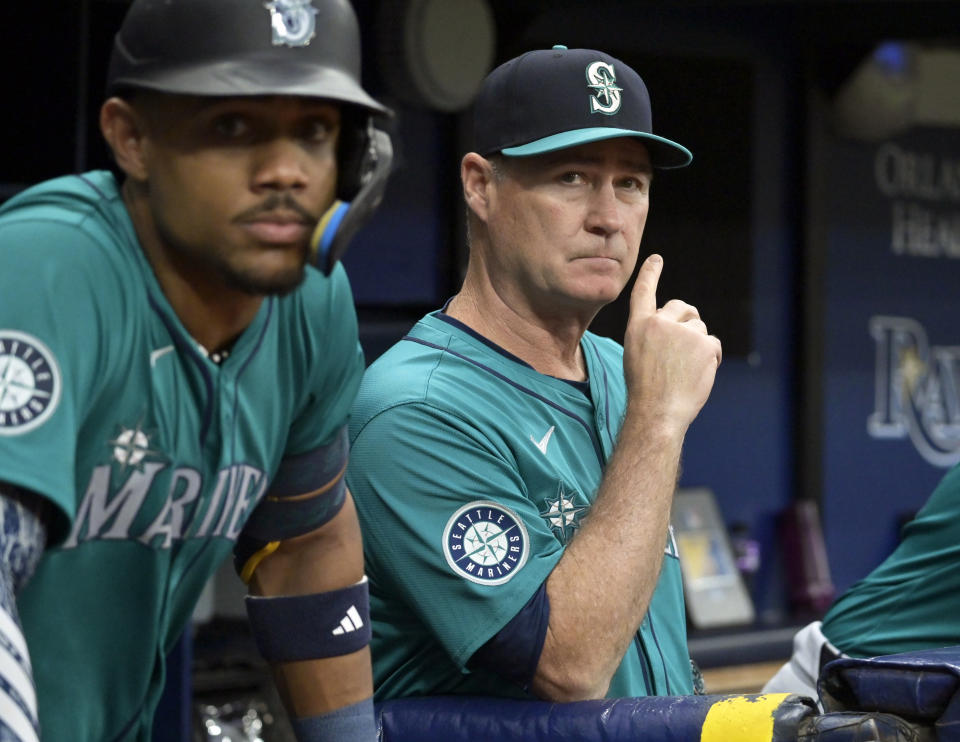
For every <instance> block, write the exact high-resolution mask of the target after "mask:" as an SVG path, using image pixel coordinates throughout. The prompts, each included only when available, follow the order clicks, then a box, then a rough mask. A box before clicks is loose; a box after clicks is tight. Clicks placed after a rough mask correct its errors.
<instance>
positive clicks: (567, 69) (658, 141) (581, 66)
mask: <svg viewBox="0 0 960 742" xmlns="http://www.w3.org/2000/svg"><path fill="white" fill-rule="evenodd" d="M625 136H627V137H638V138H640V139H642V140H643V143H644V145H646V147H647V150H648V152H649V153H650V161H651V163H652V164H653V166H654V167H658V168H676V167H684V166H685V165H689V164H690V162H691V160H693V155H692V154H691V153H690V150H688V149H687V148H686V147H684V146H683V145H681V144H677V143H676V142H673V141H671V140H669V139H665V138H663V137H661V136H657V135H656V134H654V133H653V125H652V115H651V112H650V95H649V93H648V92H647V86H646V85H645V84H644V82H643V80H642V79H641V77H640V75H638V74H637V73H636V72H635V71H634V70H633V69H632V68H631V67H630V66H629V65H627V64H626V63H625V62H622V61H620V60H619V59H616V58H614V57H611V56H610V55H609V54H605V53H603V52H599V51H595V50H593V49H568V48H567V47H565V46H561V45H557V46H554V47H553V48H552V49H538V50H536V51H530V52H527V53H526V54H522V55H520V56H519V57H515V58H514V59H511V60H510V61H509V62H505V63H503V64H502V65H500V66H499V67H497V68H496V69H495V70H493V72H491V73H490V74H489V75H487V77H486V79H485V80H484V81H483V83H482V84H481V86H480V90H479V92H478V93H477V97H476V100H475V101H474V121H473V141H474V147H473V149H474V151H475V152H477V153H479V154H481V155H484V156H487V155H491V154H494V153H496V152H500V153H502V154H504V155H507V156H508V157H527V156H530V155H539V154H543V153H545V152H553V151H555V150H558V149H566V148H567V147H575V146H577V145H579V144H585V143H587V142H596V141H599V140H601V139H612V138H614V137H625Z"/></svg>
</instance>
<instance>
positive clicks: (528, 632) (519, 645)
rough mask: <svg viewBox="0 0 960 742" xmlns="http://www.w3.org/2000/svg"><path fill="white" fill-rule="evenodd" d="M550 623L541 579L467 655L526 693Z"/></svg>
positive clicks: (473, 665)
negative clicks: (502, 623)
mask: <svg viewBox="0 0 960 742" xmlns="http://www.w3.org/2000/svg"><path fill="white" fill-rule="evenodd" d="M549 622H550V598H549V597H548V596H547V584H546V582H544V583H543V584H542V585H540V588H539V589H538V590H537V592H536V593H534V594H533V597H532V598H530V600H528V601H527V602H526V604H525V605H524V606H523V608H521V609H520V611H519V612H518V613H517V615H515V616H514V617H513V618H511V619H510V621H508V622H507V624H506V626H504V627H503V628H502V629H500V631H498V632H497V633H496V634H494V635H493V636H492V637H491V638H490V640H489V641H487V643H486V644H484V645H483V646H482V647H480V648H479V649H478V650H477V651H476V652H474V653H473V656H472V657H471V658H470V662H469V665H470V666H471V667H475V668H476V667H479V668H483V669H484V670H489V671H490V672H493V673H496V674H497V675H500V676H501V677H504V678H506V679H508V680H511V681H512V682H514V683H517V684H518V685H519V686H520V687H521V688H522V689H523V690H524V691H525V692H529V690H530V685H531V684H532V683H533V676H534V675H535V674H536V671H537V664H538V663H539V662H540V653H541V652H542V651H543V642H544V641H545V640H546V637H547V624H548V623H549Z"/></svg>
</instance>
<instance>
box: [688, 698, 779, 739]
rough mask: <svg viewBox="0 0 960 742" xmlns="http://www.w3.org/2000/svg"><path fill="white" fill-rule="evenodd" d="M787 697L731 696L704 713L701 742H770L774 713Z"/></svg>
mask: <svg viewBox="0 0 960 742" xmlns="http://www.w3.org/2000/svg"><path fill="white" fill-rule="evenodd" d="M789 695H790V694H789V693H767V694H763V695H755V696H732V697H730V698H724V699H723V700H721V701H717V702H716V703H715V704H713V705H712V706H711V707H710V710H709V711H708V712H707V718H706V719H704V720H703V727H702V728H701V731H700V742H734V741H735V742H771V740H772V739H773V721H774V712H775V711H776V710H777V708H779V706H780V704H782V703H783V701H784V699H786V698H787V697H788V696H789Z"/></svg>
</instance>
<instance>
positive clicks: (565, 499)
mask: <svg viewBox="0 0 960 742" xmlns="http://www.w3.org/2000/svg"><path fill="white" fill-rule="evenodd" d="M577 494H578V493H577V491H576V490H572V491H570V492H567V491H566V490H565V489H564V487H563V482H560V483H559V484H558V485H557V495H556V497H554V498H553V499H550V498H549V497H548V498H547V499H546V500H545V501H544V504H545V505H546V506H547V509H546V510H541V511H540V517H541V518H543V519H544V520H545V521H547V523H549V524H550V528H552V529H553V533H554V535H555V536H556V537H557V538H558V539H560V543H562V544H566V543H568V542H569V541H570V539H571V538H573V534H574V533H576V531H577V529H578V528H580V520H581V519H582V518H583V516H584V513H586V512H587V510H589V508H588V507H585V506H578V505H577V504H576V503H575V502H574V498H575V497H576V496H577Z"/></svg>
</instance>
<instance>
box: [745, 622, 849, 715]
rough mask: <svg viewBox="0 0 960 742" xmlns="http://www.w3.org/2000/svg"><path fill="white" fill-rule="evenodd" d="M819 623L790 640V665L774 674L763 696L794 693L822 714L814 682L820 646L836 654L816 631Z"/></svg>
mask: <svg viewBox="0 0 960 742" xmlns="http://www.w3.org/2000/svg"><path fill="white" fill-rule="evenodd" d="M820 626H821V623H820V621H814V622H813V623H811V624H807V625H806V626H804V627H803V628H802V629H800V631H798V632H797V633H796V634H794V636H793V655H792V656H791V657H790V661H789V662H787V663H785V664H784V665H783V667H781V668H780V669H779V670H777V674H776V675H774V676H773V677H772V678H770V680H768V681H767V684H766V685H764V686H763V692H764V693H796V694H798V695H801V696H809V697H810V698H812V699H814V700H815V701H816V702H817V706H818V707H820V710H821V711H823V704H822V703H821V702H820V696H819V694H818V693H817V679H818V678H819V676H820V657H821V651H822V650H823V645H824V644H826V645H827V646H828V647H829V648H830V650H831V651H833V652H835V653H836V652H837V648H836V647H834V646H833V645H832V644H831V643H830V642H829V641H828V640H827V637H825V636H824V635H823V632H822V631H821V630H820Z"/></svg>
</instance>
